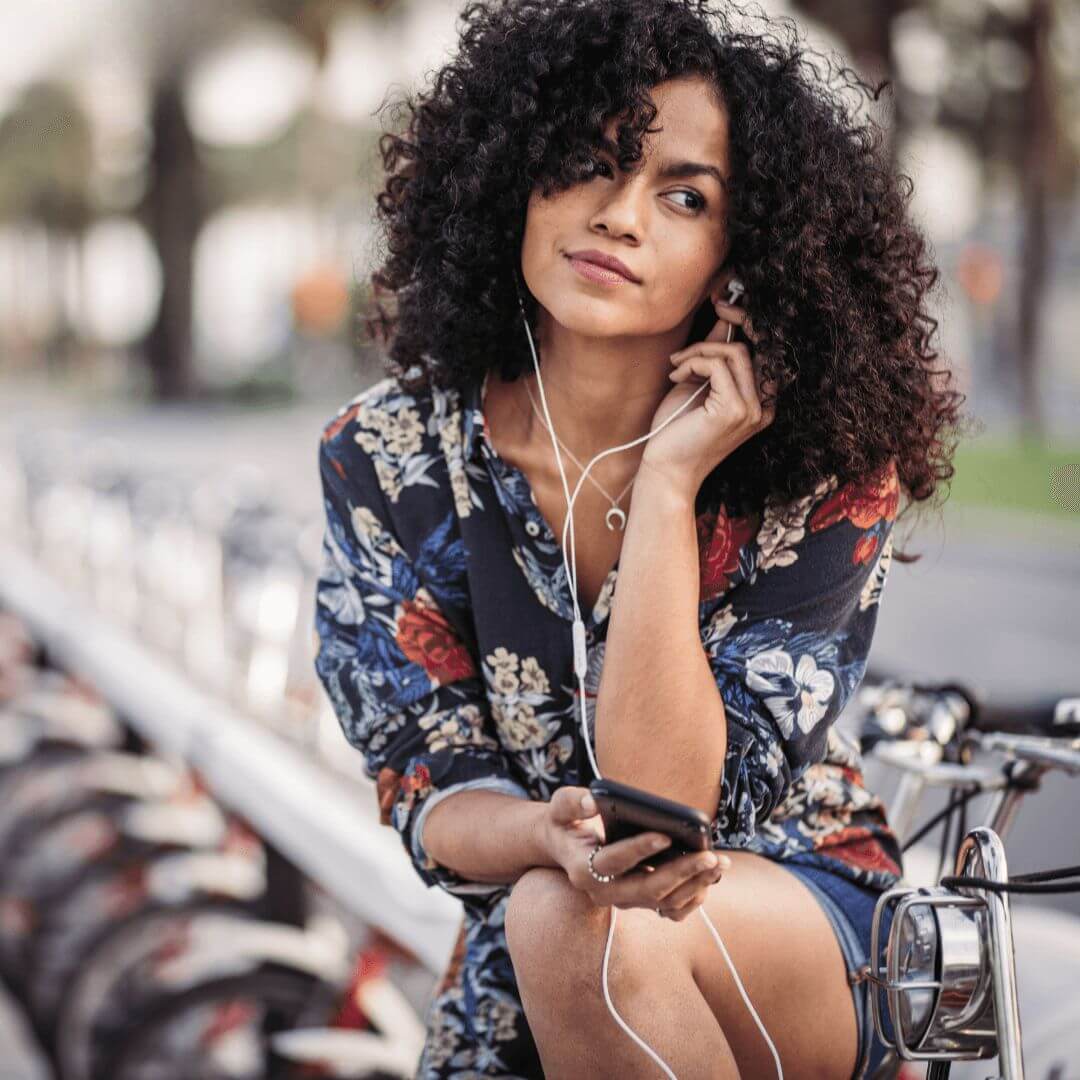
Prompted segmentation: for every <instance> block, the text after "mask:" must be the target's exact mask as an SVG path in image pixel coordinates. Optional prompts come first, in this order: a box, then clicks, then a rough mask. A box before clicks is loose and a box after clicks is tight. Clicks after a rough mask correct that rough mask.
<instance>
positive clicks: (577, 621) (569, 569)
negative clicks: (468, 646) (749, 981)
mask: <svg viewBox="0 0 1080 1080" xmlns="http://www.w3.org/2000/svg"><path fill="white" fill-rule="evenodd" d="M518 306H519V307H520V308H521V317H522V322H524V324H525V333H526V335H527V336H528V338H529V348H530V350H531V351H532V358H533V366H534V367H535V369H536V385H537V388H538V389H539V390H540V401H541V404H542V405H543V406H544V416H545V418H546V424H547V429H548V434H549V435H550V436H551V441H552V446H553V447H554V450H555V461H556V464H557V465H558V467H559V479H560V480H561V482H562V487H563V496H564V498H565V499H566V521H565V522H564V523H563V535H562V545H561V553H562V559H563V568H564V569H565V571H566V575H567V581H568V583H569V586H570V602H571V604H572V606H573V611H574V625H573V635H574V674H575V676H576V677H577V683H578V698H579V700H580V709H581V715H580V721H581V732H582V736H583V738H584V740H585V749H586V751H587V752H588V756H589V764H590V766H591V767H592V770H593V773H594V774H595V776H596V778H597V779H598V780H599V779H602V777H601V775H600V768H599V766H598V765H597V763H596V757H595V756H594V754H593V749H592V743H591V740H590V739H589V730H588V706H587V703H586V698H585V682H584V680H585V676H586V674H587V672H588V646H587V643H586V640H585V623H584V622H583V620H582V618H581V607H580V605H579V604H578V597H577V545H576V542H575V537H574V502H575V501H576V499H577V496H578V492H579V491H581V487H582V484H584V483H585V478H586V476H587V475H588V472H589V470H590V469H591V468H592V467H593V465H595V464H596V462H597V461H599V460H600V459H601V458H603V457H606V456H607V455H608V454H614V453H618V452H619V451H620V450H628V449H630V447H632V446H636V445H637V444H638V443H640V442H645V441H647V440H648V439H650V438H652V436H653V435H655V434H657V433H658V432H660V431H662V430H663V429H664V428H665V427H667V425H668V424H670V423H671V421H672V420H674V419H675V418H676V417H677V416H678V415H679V414H680V413H682V411H683V410H684V409H686V408H687V407H688V406H689V405H690V403H691V402H692V401H693V400H694V398H696V397H697V396H698V394H700V393H701V391H702V390H707V389H708V388H709V386H710V383H709V382H705V383H703V384H702V385H701V386H699V387H698V389H697V390H695V391H694V393H693V394H691V395H690V397H689V398H687V400H686V401H684V402H683V404H682V405H680V406H679V408H678V409H676V410H675V412H673V413H672V414H671V416H669V417H668V418H667V419H666V420H665V421H664V422H663V423H662V424H661V425H660V426H659V427H658V428H657V429H656V431H650V432H649V433H648V434H647V435H643V436H640V437H639V438H637V439H634V440H633V441H632V442H628V443H624V444H623V445H622V446H612V447H609V448H608V449H607V450H602V451H601V452H600V453H599V454H597V455H596V456H595V457H594V458H593V459H592V460H591V461H590V462H589V464H588V465H587V466H586V467H585V469H584V471H583V472H582V474H581V476H580V477H579V478H578V482H577V485H576V486H575V487H574V493H573V495H571V494H570V487H569V484H568V483H567V480H566V472H565V470H564V469H563V464H562V457H561V455H560V454H559V447H558V440H557V439H556V438H555V426H554V424H553V423H552V420H551V413H550V412H549V411H548V404H547V396H546V395H545V394H544V383H543V380H542V379H541V377H540V361H539V358H538V357H537V355H536V346H535V344H534V343H533V336H532V330H531V329H530V328H529V320H528V319H527V318H526V317H525V309H524V305H523V304H522V302H521V296H520V294H519V295H518ZM729 336H730V335H729ZM568 536H569V544H570V561H569V563H568V562H567V558H566V545H567V537H568ZM610 910H611V921H610V923H609V925H608V937H607V944H606V945H605V947H604V960H603V965H602V976H603V977H602V984H603V990H604V1001H605V1002H606V1004H607V1007H608V1011H609V1012H610V1013H611V1015H612V1016H613V1017H614V1018H615V1022H616V1023H617V1024H618V1025H619V1027H621V1028H622V1029H623V1031H625V1032H626V1033H627V1035H629V1036H630V1038H631V1039H633V1040H634V1042H635V1043H636V1044H637V1045H638V1046H640V1047H641V1048H642V1049H643V1050H644V1051H645V1052H646V1053H647V1054H648V1055H649V1057H651V1058H652V1060H653V1061H655V1062H656V1064H657V1065H659V1066H660V1068H661V1069H663V1070H664V1073H665V1074H666V1075H667V1076H668V1077H670V1078H671V1080H678V1078H677V1077H676V1076H675V1074H674V1073H673V1072H672V1071H671V1069H669V1068H668V1066H667V1065H666V1064H665V1062H664V1061H663V1059H662V1058H660V1056H659V1055H658V1054H657V1053H656V1051H654V1050H653V1049H652V1048H651V1047H650V1046H649V1045H648V1044H647V1043H646V1042H645V1041H644V1040H643V1039H641V1038H640V1037H639V1036H638V1035H637V1034H636V1033H635V1032H634V1031H633V1030H632V1029H631V1028H630V1026H629V1025H628V1024H627V1023H626V1021H625V1020H623V1018H622V1017H621V1016H620V1015H619V1013H618V1011H617V1010H616V1008H615V1004H614V1002H613V1001H612V1000H611V992H610V990H609V988H608V960H609V958H610V955H611V944H612V941H613V939H614V937H615V921H616V909H615V907H614V906H612V907H611V909H610ZM698 912H699V913H700V915H701V917H702V918H703V919H704V920H705V924H706V926H708V928H709V932H710V933H711V934H712V936H713V938H714V940H715V941H716V944H717V946H718V947H719V949H720V952H721V954H722V955H723V957H724V960H725V962H726V963H727V966H728V968H729V969H730V970H731V974H732V977H733V978H734V980H735V985H736V986H737V987H738V988H739V993H740V994H741V995H742V999H743V1001H744V1002H745V1003H746V1007H747V1009H749V1011H750V1015H751V1016H752V1017H753V1018H754V1023H755V1024H757V1026H758V1030H759V1031H760V1032H761V1034H762V1036H763V1037H764V1039H765V1041H766V1043H768V1045H769V1050H770V1051H771V1053H772V1056H773V1060H774V1061H775V1063H776V1075H777V1077H778V1078H779V1080H784V1070H783V1067H782V1066H781V1064H780V1055H779V1053H777V1050H776V1046H775V1045H774V1043H773V1041H772V1039H771V1038H770V1037H769V1033H768V1031H767V1030H766V1029H765V1025H764V1024H763V1023H762V1022H761V1017H760V1016H758V1013H757V1010H756V1009H755V1008H754V1006H753V1004H752V1003H751V1001H750V998H749V997H748V996H747V993H746V989H745V987H744V986H743V984H742V980H741V979H740V978H739V973H738V971H736V969H735V965H734V964H733V963H732V961H731V957H730V955H729V954H728V951H727V949H726V948H725V946H724V942H723V940H722V939H721V937H720V934H719V933H718V931H717V929H716V927H715V926H714V925H713V923H712V920H711V919H710V918H709V916H708V914H707V912H706V911H705V908H704V907H699V908H698Z"/></svg>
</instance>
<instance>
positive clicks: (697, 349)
mask: <svg viewBox="0 0 1080 1080" xmlns="http://www.w3.org/2000/svg"><path fill="white" fill-rule="evenodd" d="M740 349H741V350H743V351H745V352H746V353H747V354H748V355H749V352H750V350H749V349H747V347H746V346H745V345H744V344H743V343H742V342H741V341H732V342H730V343H728V342H726V341H708V340H705V341H695V342H694V344H693V345H684V346H683V347H682V348H681V349H676V350H675V352H673V353H672V354H671V356H670V357H669V359H670V361H671V363H672V364H678V363H679V362H680V361H682V360H685V359H687V357H690V356H718V357H719V356H727V355H728V353H730V352H732V351H733V350H734V351H736V352H737V351H739V350H740Z"/></svg>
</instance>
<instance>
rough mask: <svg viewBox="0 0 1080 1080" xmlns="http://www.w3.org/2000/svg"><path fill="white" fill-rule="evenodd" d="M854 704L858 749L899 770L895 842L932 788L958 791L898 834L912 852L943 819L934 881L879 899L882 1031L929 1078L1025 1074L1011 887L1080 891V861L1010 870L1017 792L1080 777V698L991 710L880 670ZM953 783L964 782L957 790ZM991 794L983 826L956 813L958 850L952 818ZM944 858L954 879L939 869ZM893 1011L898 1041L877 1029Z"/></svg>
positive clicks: (875, 974)
mask: <svg viewBox="0 0 1080 1080" xmlns="http://www.w3.org/2000/svg"><path fill="white" fill-rule="evenodd" d="M858 701H859V707H861V708H862V709H864V710H865V717H864V724H863V731H862V734H861V739H860V741H861V744H862V749H863V753H864V755H869V756H872V757H874V758H876V759H878V760H882V761H884V762H885V763H887V764H889V765H891V766H893V767H895V768H899V769H900V770H902V772H903V776H902V779H901V782H900V786H899V788H898V790H897V792H896V795H895V796H894V798H893V801H892V805H891V807H890V812H889V819H890V823H891V825H892V828H893V830H894V832H896V834H897V837H898V838H899V839H903V838H904V837H905V836H906V834H907V833H908V831H909V829H910V826H911V822H912V821H913V818H914V813H915V809H916V806H917V804H918V801H919V799H920V797H921V795H922V794H923V792H924V791H925V790H926V788H928V787H932V786H943V787H947V788H949V789H950V800H949V803H948V805H947V806H946V807H945V809H944V810H943V811H941V812H940V813H938V814H936V815H935V816H934V817H932V818H931V819H930V820H929V821H927V822H926V823H925V824H924V825H923V826H922V827H921V828H920V829H918V830H917V831H916V832H915V833H914V834H913V835H912V836H910V837H907V839H906V840H904V842H903V847H904V849H905V850H907V849H909V848H910V847H912V845H914V844H915V843H916V842H917V841H918V840H920V839H921V838H922V837H923V836H925V835H926V834H927V833H928V832H930V830H931V829H933V828H934V827H935V826H936V825H938V824H939V823H941V822H942V821H944V822H945V825H944V828H943V835H942V863H941V865H939V872H938V874H937V875H935V880H937V882H938V883H937V885H935V886H912V885H909V884H901V885H898V886H897V887H895V888H893V889H890V890H888V891H887V892H886V893H884V894H882V896H881V898H880V899H879V901H878V904H877V909H876V911H875V916H874V926H873V933H872V948H871V956H872V962H871V964H870V965H868V969H869V970H867V971H866V973H865V974H866V978H867V979H869V981H870V982H871V983H872V984H874V986H875V988H876V993H874V994H873V995H872V996H871V1004H872V1011H873V1018H874V1026H875V1029H876V1030H877V1033H878V1036H879V1037H880V1038H881V1039H882V1041H884V1042H886V1043H889V1044H890V1045H891V1046H892V1048H893V1050H894V1051H895V1052H896V1054H897V1055H898V1056H899V1058H900V1059H901V1060H904V1061H927V1062H929V1063H930V1072H928V1074H927V1075H928V1076H929V1077H931V1078H932V1080H941V1078H944V1077H946V1076H948V1074H949V1069H950V1065H951V1062H953V1061H964V1060H983V1059H986V1058H989V1057H993V1056H995V1055H996V1056H997V1057H998V1059H999V1067H1000V1070H1001V1076H1002V1078H1003V1080H1022V1078H1023V1076H1024V1061H1023V1050H1022V1040H1021V1028H1020V1012H1019V1000H1018V992H1017V980H1016V967H1015V949H1014V943H1013V919H1012V913H1011V909H1010V904H1009V899H1008V893H1009V892H1018V893H1020V892H1029V893H1035V892H1066V891H1080V883H1071V884H1070V883H1068V882H1067V881H1066V879H1069V878H1075V877H1077V876H1078V875H1080V867H1065V868H1062V869H1060V870H1051V871H1040V872H1036V873H1031V874H1022V875H1015V876H1012V877H1010V876H1009V874H1008V871H1007V864H1006V859H1005V850H1004V838H1005V836H1006V835H1007V834H1008V832H1009V831H1010V829H1011V827H1012V824H1013V822H1014V821H1015V818H1016V814H1017V811H1018V808H1019V805H1020V802H1021V800H1022V799H1023V798H1024V797H1025V796H1026V795H1027V794H1029V793H1030V792H1031V791H1034V790H1037V789H1038V787H1039V781H1040V779H1041V778H1042V776H1043V775H1044V774H1046V773H1047V772H1049V771H1051V770H1052V769H1063V770H1064V771H1066V772H1068V773H1069V774H1070V775H1074V776H1076V775H1080V699H1074V698H1061V699H1053V700H1051V701H1042V702H1030V703H1026V704H1023V705H1015V706H1000V705H991V704H990V703H988V702H986V701H984V700H982V699H981V698H980V697H979V695H978V694H977V693H976V692H975V691H974V690H973V689H971V688H969V687H965V686H963V685H961V684H959V683H948V684H940V685H923V684H918V683H914V682H904V681H901V680H898V679H894V678H887V677H886V678H882V677H881V676H877V677H876V681H875V683H874V684H872V685H869V686H866V685H864V687H863V689H862V690H861V691H860V694H859V698H858ZM976 751H981V752H985V753H989V754H1004V755H1005V756H1006V758H1007V760H1006V761H1005V763H1004V765H999V766H997V767H996V768H994V767H985V766H980V765H977V764H975V763H974V762H973V757H974V754H975V752H976ZM956 788H962V789H966V790H965V791H964V792H963V794H961V795H955V794H954V789H956ZM986 792H992V793H994V801H993V804H992V807H991V810H990V813H989V814H988V815H987V816H988V819H989V825H985V826H976V827H975V828H973V829H970V830H968V829H967V828H966V824H965V821H964V820H963V817H961V818H960V829H959V838H958V841H957V843H956V844H955V845H953V846H952V847H953V850H950V843H949V837H950V833H951V826H952V822H953V820H954V818H955V817H956V816H957V815H958V814H961V815H962V814H963V811H964V808H966V806H967V804H968V802H970V800H971V799H972V798H974V797H975V796H976V795H978V794H982V793H986ZM949 854H952V856H953V873H952V874H950V875H945V876H942V875H941V872H940V871H941V869H942V867H943V865H944V862H945V860H946V859H947V857H948V856H949ZM890 905H892V906H893V908H894V913H893V925H892V928H891V930H890V934H889V941H888V950H887V960H886V963H885V971H884V972H883V971H882V970H881V965H880V963H879V958H880V956H881V952H880V945H881V942H880V933H879V931H880V927H881V925H882V921H883V916H884V914H885V911H886V910H887V908H888V907H889V906H890ZM1078 923H1080V920H1078ZM883 997H884V999H885V1000H884V1003H883V1000H882V999H883ZM886 1008H888V1011H889V1015H890V1017H891V1019H892V1021H893V1026H894V1030H895V1033H896V1038H895V1041H894V1042H892V1041H890V1040H888V1039H887V1038H886V1035H885V1032H884V1028H883V1024H882V1016H883V1013H884V1010H885V1009H886Z"/></svg>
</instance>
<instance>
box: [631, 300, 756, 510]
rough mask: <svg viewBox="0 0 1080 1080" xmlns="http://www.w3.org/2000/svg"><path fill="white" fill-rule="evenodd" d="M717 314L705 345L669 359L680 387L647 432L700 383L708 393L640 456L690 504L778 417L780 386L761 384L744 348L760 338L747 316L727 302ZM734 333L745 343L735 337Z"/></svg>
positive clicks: (668, 397) (667, 398)
mask: <svg viewBox="0 0 1080 1080" xmlns="http://www.w3.org/2000/svg"><path fill="white" fill-rule="evenodd" d="M733 295H734V294H733ZM715 308H716V313H717V316H718V318H717V322H716V325H715V326H714V327H713V328H712V330H710V331H709V333H708V335H707V336H706V337H705V340H704V341H698V342H695V343H693V344H692V345H687V346H686V348H684V349H679V350H678V351H676V352H673V353H672V354H671V363H672V365H673V367H674V370H673V371H672V372H671V379H672V381H673V382H674V383H675V384H676V385H675V386H674V387H672V389H671V390H670V391H669V392H668V394H667V395H666V396H665V397H664V400H663V401H661V402H660V405H659V407H658V408H657V410H656V413H655V415H654V416H653V420H652V425H651V427H650V430H651V431H653V430H655V429H656V428H658V427H659V426H660V425H661V424H662V423H663V422H664V421H665V420H666V419H667V418H668V417H669V416H671V414H672V413H674V412H675V411H676V410H677V409H678V408H679V407H680V406H681V405H682V404H683V403H684V402H686V401H687V400H688V399H689V398H690V397H692V396H693V394H694V393H695V391H697V390H698V389H699V388H700V387H701V385H702V384H703V383H708V384H709V389H708V390H707V391H705V392H703V393H701V394H699V395H698V397H697V398H696V399H695V401H694V404H693V405H691V406H690V407H689V408H688V409H687V410H686V411H685V412H684V413H682V414H681V415H680V416H679V417H678V419H676V420H674V421H672V423H671V424H670V425H668V427H666V428H664V430H663V431H661V432H659V433H658V434H656V435H654V436H653V437H652V438H650V439H649V441H648V442H647V443H646V444H645V453H644V455H643V456H642V465H643V466H648V469H649V470H651V471H654V472H658V473H659V474H660V475H661V477H662V478H663V479H664V481H665V484H666V485H668V486H672V487H675V488H676V489H680V488H681V489H682V490H683V493H684V495H686V496H687V497H688V498H690V499H693V498H694V497H695V496H696V495H697V491H698V488H700V487H701V483H702V481H703V480H704V479H705V477H706V476H708V475H709V473H711V472H712V471H713V469H715V468H716V466H717V465H719V464H720V462H722V461H723V460H724V459H725V458H726V457H727V456H728V455H729V454H730V453H731V452H732V451H733V450H735V449H737V448H738V447H739V446H741V445H742V444H743V443H744V442H746V441H747V440H748V439H751V438H753V437H754V436H755V435H757V434H758V433H759V432H760V431H763V430H764V429H765V428H766V427H768V426H769V425H770V424H771V423H772V422H773V420H774V419H775V417H776V406H775V395H776V389H777V388H776V385H775V383H773V382H771V381H763V380H762V379H761V375H760V372H759V371H758V368H757V365H756V364H755V362H754V359H753V354H752V352H751V349H750V346H749V345H747V344H746V341H749V342H750V343H753V342H754V341H756V339H757V335H756V334H755V333H754V331H753V330H752V328H751V326H750V322H749V319H748V317H747V314H746V312H745V310H744V309H743V308H741V307H738V306H737V305H735V304H728V303H724V302H722V301H717V302H716V304H715ZM736 328H738V329H739V330H740V331H741V332H742V334H743V335H744V336H745V338H746V341H739V340H736V339H734V338H733V337H732V335H733V334H734V332H735V329H736ZM729 337H732V340H730V341H729V340H728V338H729ZM765 402H767V404H766V403H765ZM691 489H692V490H691Z"/></svg>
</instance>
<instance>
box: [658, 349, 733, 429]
mask: <svg viewBox="0 0 1080 1080" xmlns="http://www.w3.org/2000/svg"><path fill="white" fill-rule="evenodd" d="M691 375H700V376H702V378H704V379H707V380H708V381H709V383H710V384H711V389H710V393H709V397H710V398H711V397H712V395H713V393H715V394H716V396H717V397H718V398H720V399H721V400H722V401H723V402H724V407H725V410H730V411H731V413H732V420H733V421H737V420H741V418H742V417H743V415H748V414H749V409H750V407H749V406H748V405H747V404H746V403H745V402H744V401H743V396H742V393H741V392H740V391H739V387H738V384H737V383H736V382H735V378H734V376H733V375H732V373H731V369H730V368H729V367H728V365H727V363H726V362H725V359H724V358H723V357H713V356H710V357H706V356H691V357H689V358H688V359H686V360H684V361H683V362H682V363H681V364H680V365H679V367H678V368H676V369H675V370H674V371H673V372H672V373H671V381H672V382H674V383H680V382H686V381H688V379H689V377H690V376H691Z"/></svg>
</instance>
